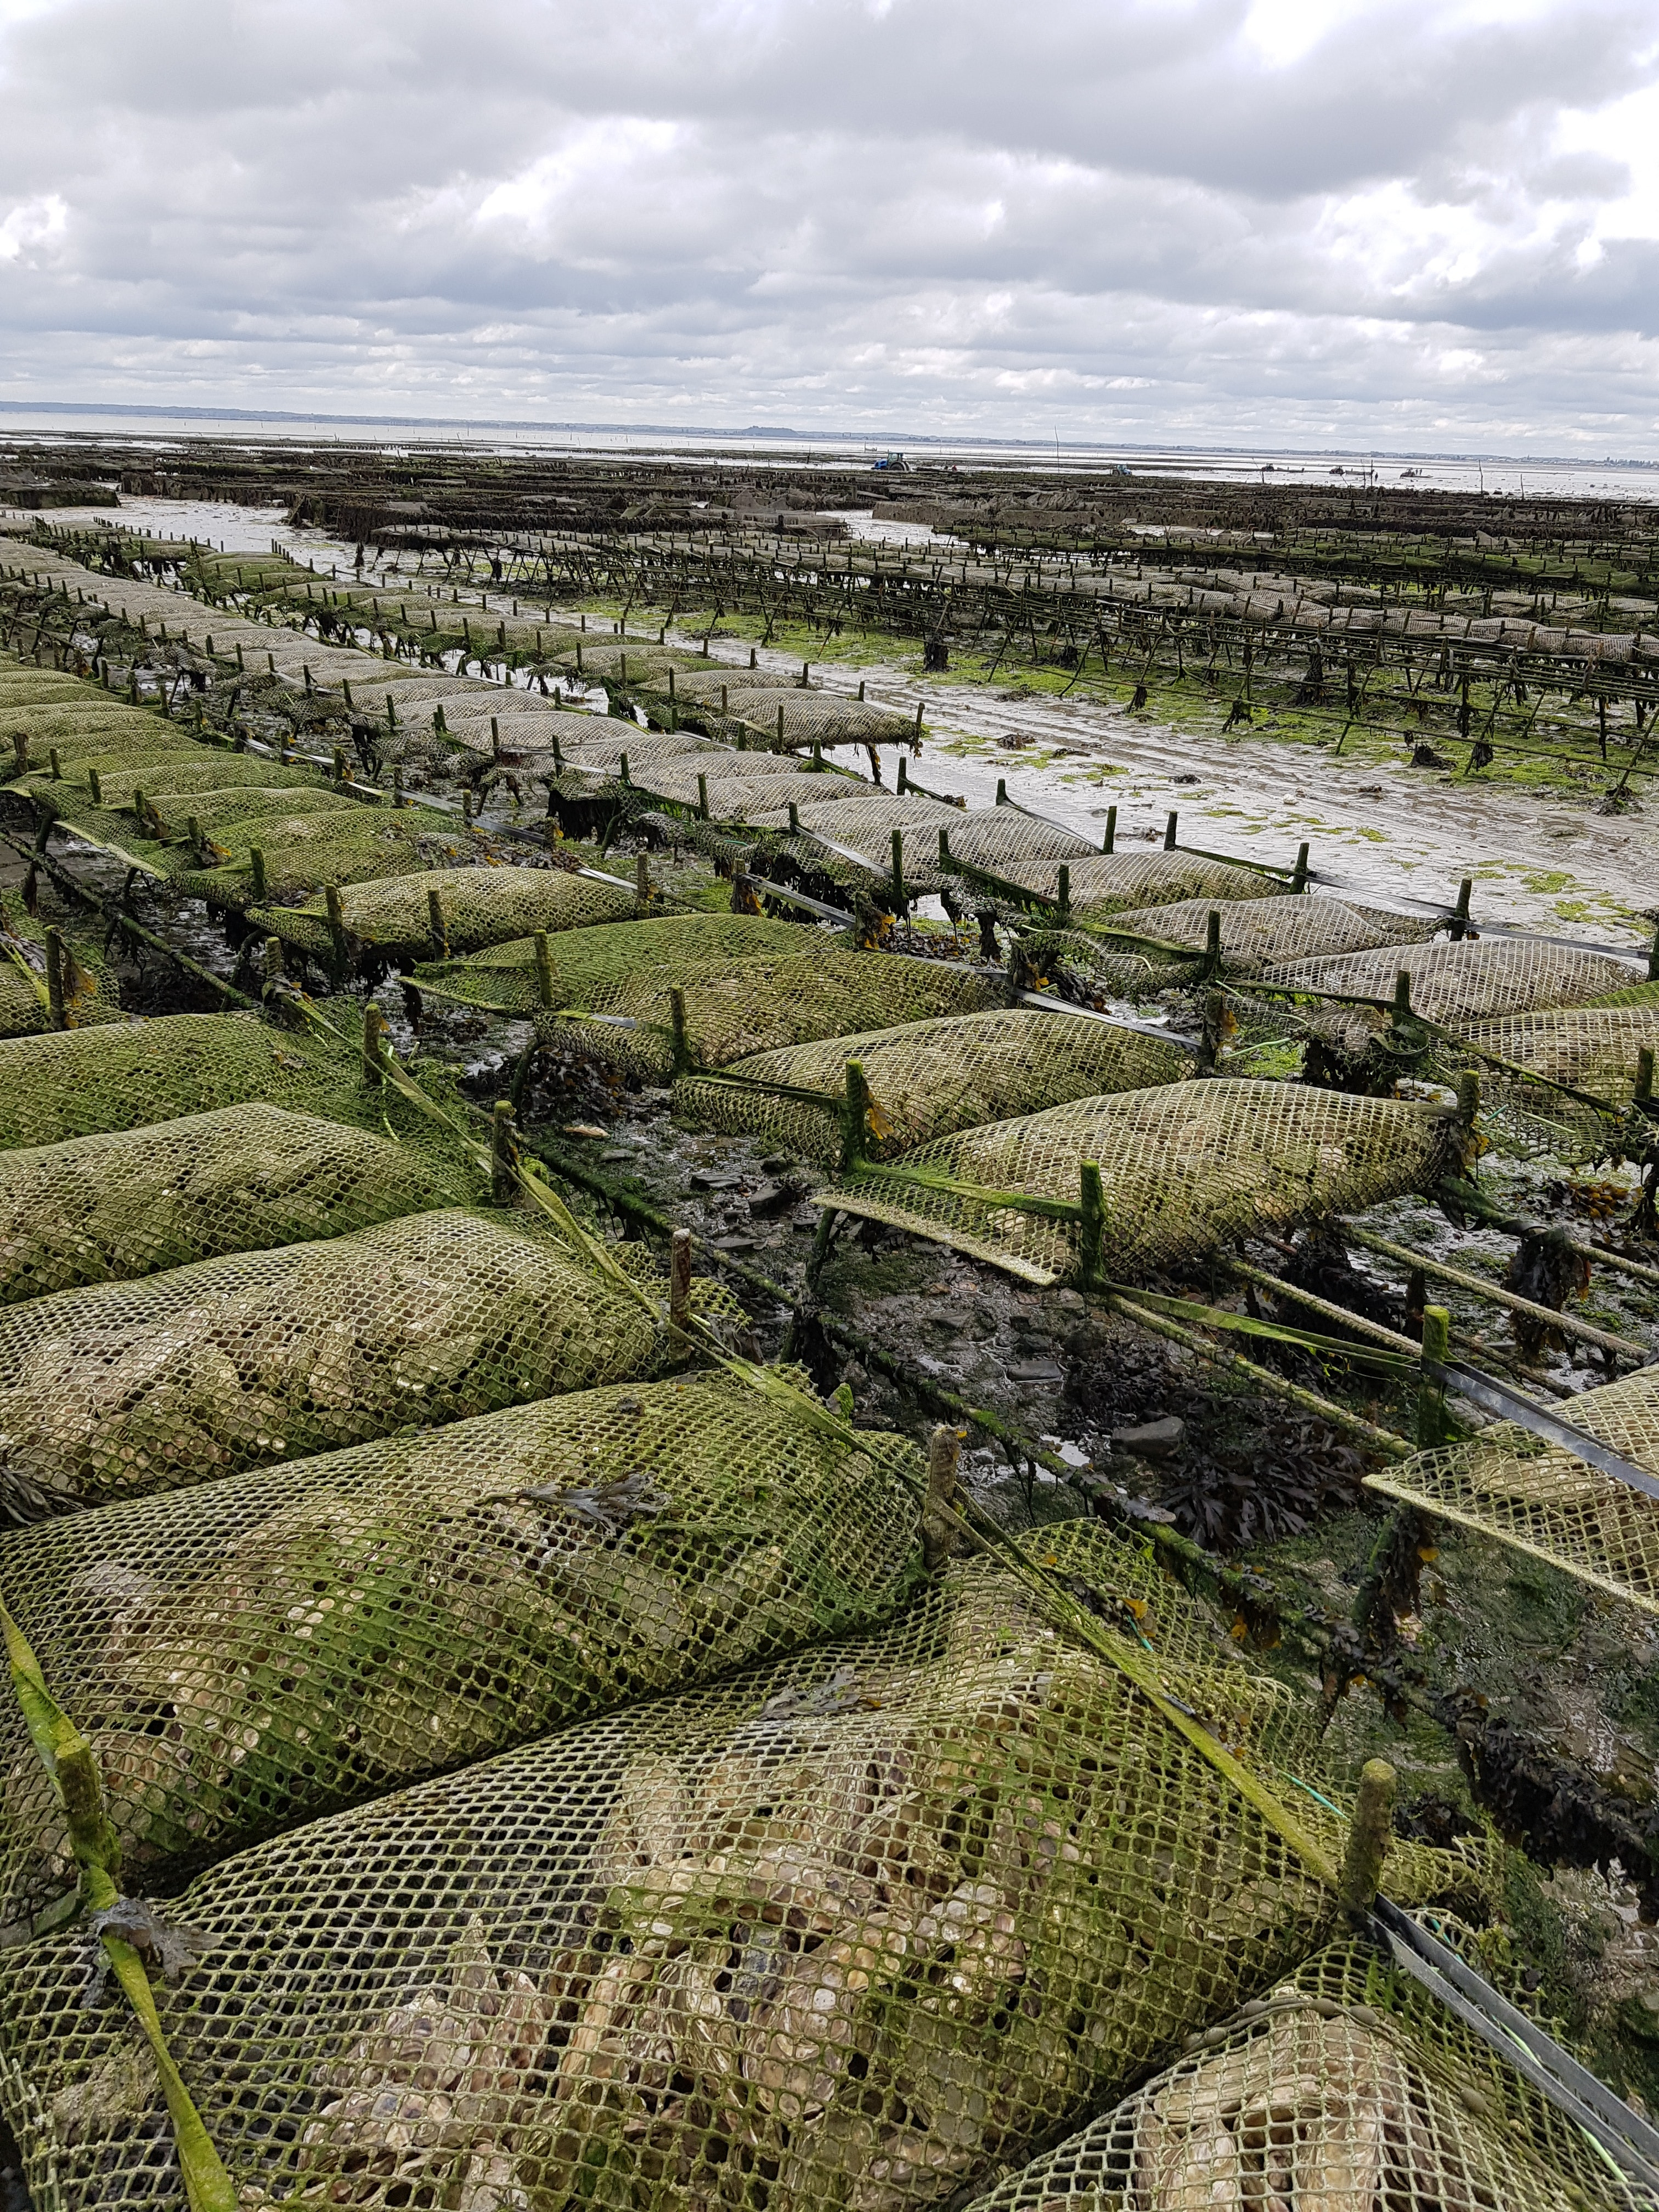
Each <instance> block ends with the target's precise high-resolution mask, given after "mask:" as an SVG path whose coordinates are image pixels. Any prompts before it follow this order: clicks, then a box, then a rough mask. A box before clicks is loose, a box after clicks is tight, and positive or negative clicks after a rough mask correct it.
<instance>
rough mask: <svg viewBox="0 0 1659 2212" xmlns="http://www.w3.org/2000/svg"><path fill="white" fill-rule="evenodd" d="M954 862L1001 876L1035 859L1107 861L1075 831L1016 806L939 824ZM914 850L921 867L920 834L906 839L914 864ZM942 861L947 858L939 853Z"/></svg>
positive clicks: (981, 811) (908, 862)
mask: <svg viewBox="0 0 1659 2212" xmlns="http://www.w3.org/2000/svg"><path fill="white" fill-rule="evenodd" d="M939 827H940V829H941V831H942V832H943V836H944V838H945V846H946V848H947V849H948V852H949V854H950V858H951V860H960V861H962V862H963V863H964V864H965V865H966V866H969V867H973V868H987V869H989V870H990V871H991V872H992V873H993V874H994V875H1001V874H1002V873H1004V872H1005V871H1006V870H1007V869H1008V868H1010V867H1012V866H1017V865H1018V864H1019V863H1021V862H1026V861H1032V860H1056V861H1059V860H1066V861H1068V862H1069V861H1072V860H1099V859H1101V858H1102V857H1103V855H1102V854H1101V853H1100V851H1099V849H1098V848H1097V846H1095V845H1092V844H1091V842H1089V840H1088V838H1086V837H1084V836H1079V834H1078V832H1077V831H1076V830H1074V829H1066V828H1065V827H1064V826H1063V825H1062V824H1061V823H1057V822H1044V821H1042V820H1041V819H1040V818H1039V817H1037V816H1036V815H1034V814H1025V813H1023V812H1022V811H1020V809H1019V808H1018V806H986V807H981V808H977V809H975V810H972V811H968V812H966V813H959V814H958V815H957V818H956V820H955V821H954V822H951V823H941V824H940V825H939ZM913 848H914V849H915V860H916V862H917V863H918V864H919V863H920V862H921V860H922V859H923V858H924V857H925V854H926V846H925V842H924V839H923V836H922V834H921V832H919V831H916V830H914V829H911V830H907V831H906V832H905V836H904V858H905V864H906V866H910V865H911V853H912V849H913ZM944 859H945V856H944V854H939V860H940V862H941V864H943V863H944Z"/></svg>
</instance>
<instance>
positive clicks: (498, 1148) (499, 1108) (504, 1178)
mask: <svg viewBox="0 0 1659 2212" xmlns="http://www.w3.org/2000/svg"><path fill="white" fill-rule="evenodd" d="M517 1182H518V1178H517V1177H516V1176H514V1174H513V1108H512V1106H511V1104H510V1103H509V1102H508V1101H507V1099H505V1098H498V1099H497V1100H496V1101H495V1112H494V1113H493V1114H492V1115H490V1120H489V1197H490V1202H491V1204H492V1205H495V1206H511V1204H512V1203H513V1192H514V1189H515V1188H516V1187H517Z"/></svg>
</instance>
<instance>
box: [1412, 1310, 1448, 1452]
mask: <svg viewBox="0 0 1659 2212" xmlns="http://www.w3.org/2000/svg"><path fill="white" fill-rule="evenodd" d="M1450 1349H1451V1315H1450V1314H1449V1312H1448V1310H1446V1308H1445V1307H1444V1306H1425V1308H1424V1309H1423V1373H1422V1376H1421V1379H1420V1380H1419V1383H1418V1388H1417V1448H1418V1449H1419V1451H1432V1450H1433V1449H1434V1448H1435V1446H1436V1445H1437V1444H1438V1443H1441V1442H1442V1441H1443V1437H1444V1433H1445V1411H1444V1406H1445V1392H1444V1389H1443V1385H1442V1384H1441V1383H1440V1382H1439V1380H1438V1379H1437V1376H1434V1375H1432V1374H1431V1372H1430V1370H1431V1367H1443V1366H1444V1365H1445V1364H1446V1360H1447V1358H1448V1356H1449V1352H1450Z"/></svg>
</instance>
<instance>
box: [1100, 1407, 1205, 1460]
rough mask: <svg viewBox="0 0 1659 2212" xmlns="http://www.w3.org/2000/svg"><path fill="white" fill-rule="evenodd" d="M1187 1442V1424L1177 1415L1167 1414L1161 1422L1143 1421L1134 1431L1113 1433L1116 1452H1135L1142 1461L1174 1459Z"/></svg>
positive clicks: (1123, 1430) (1116, 1430) (1120, 1430)
mask: <svg viewBox="0 0 1659 2212" xmlns="http://www.w3.org/2000/svg"><path fill="white" fill-rule="evenodd" d="M1186 1441H1187V1424H1186V1423H1185V1421H1183V1420H1182V1419H1181V1418H1180V1416H1179V1415H1178V1414H1176V1413H1165V1414H1164V1416H1163V1418H1162V1419H1160V1420H1156V1421H1142V1422H1140V1423H1139V1425H1138V1426H1137V1427H1135V1428H1133V1429H1114V1430H1113V1431H1112V1445H1113V1449H1115V1450H1117V1451H1126V1452H1135V1453H1138V1454H1139V1456H1140V1457H1141V1458H1142V1459H1173V1458H1174V1457H1175V1455H1176V1453H1177V1452H1178V1451H1179V1450H1180V1449H1181V1447H1182V1444H1184V1443H1186Z"/></svg>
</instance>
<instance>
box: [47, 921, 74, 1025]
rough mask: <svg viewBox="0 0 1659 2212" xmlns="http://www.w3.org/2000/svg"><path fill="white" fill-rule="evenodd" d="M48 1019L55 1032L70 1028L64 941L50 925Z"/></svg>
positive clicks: (48, 939)
mask: <svg viewBox="0 0 1659 2212" xmlns="http://www.w3.org/2000/svg"><path fill="white" fill-rule="evenodd" d="M46 1018H47V1020H48V1021H49V1022H50V1024H51V1025H52V1028H53V1029H55V1030H64V1029H67V1028H68V1027H69V1018H68V1016H67V1015H66V1013H65V1012H64V940H63V939H62V938H61V937H60V936H59V935H58V932H57V930H56V929H55V928H54V927H52V926H51V925H50V924H48V925H47V928H46Z"/></svg>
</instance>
